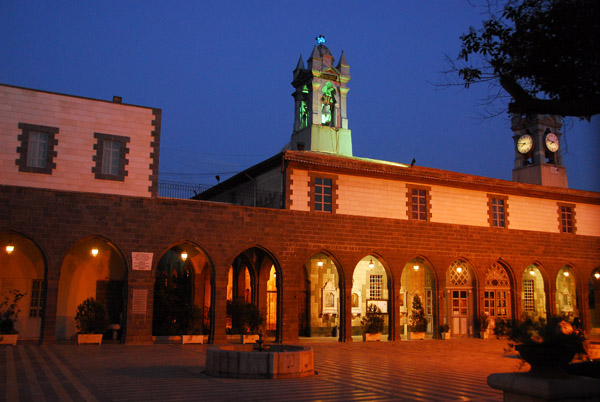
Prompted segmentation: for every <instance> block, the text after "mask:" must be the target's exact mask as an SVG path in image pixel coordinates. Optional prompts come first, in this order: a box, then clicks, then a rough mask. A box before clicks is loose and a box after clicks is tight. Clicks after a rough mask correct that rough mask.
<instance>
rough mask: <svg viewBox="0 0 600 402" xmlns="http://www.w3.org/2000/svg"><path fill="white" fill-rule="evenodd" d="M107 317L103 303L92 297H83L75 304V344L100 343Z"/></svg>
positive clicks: (107, 322)
mask: <svg viewBox="0 0 600 402" xmlns="http://www.w3.org/2000/svg"><path fill="white" fill-rule="evenodd" d="M108 324H109V318H108V313H107V312H106V307H104V304H102V303H100V302H98V301H96V300H94V298H93V297H90V298H88V299H85V300H84V301H83V303H81V304H80V305H79V306H77V312H76V314H75V325H76V327H77V331H78V332H77V344H78V345H81V344H82V343H97V344H98V345H100V344H102V335H103V334H104V331H106V329H107V328H108Z"/></svg>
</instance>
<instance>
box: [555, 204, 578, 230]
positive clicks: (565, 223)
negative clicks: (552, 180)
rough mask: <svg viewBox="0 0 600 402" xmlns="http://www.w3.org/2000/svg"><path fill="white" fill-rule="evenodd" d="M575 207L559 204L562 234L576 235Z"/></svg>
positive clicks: (559, 221) (559, 222)
mask: <svg viewBox="0 0 600 402" xmlns="http://www.w3.org/2000/svg"><path fill="white" fill-rule="evenodd" d="M575 222H576V221H575V205H572V204H563V203H559V204H558V228H559V230H560V232H561V233H571V234H575Z"/></svg>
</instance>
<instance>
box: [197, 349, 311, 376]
mask: <svg viewBox="0 0 600 402" xmlns="http://www.w3.org/2000/svg"><path fill="white" fill-rule="evenodd" d="M268 346H269V349H268V350H265V351H262V352H259V351H255V350H254V345H252V344H248V345H226V346H214V347H211V348H209V349H207V350H206V369H205V373H206V374H207V375H210V376H213V377H228V378H292V377H306V376H309V375H313V374H314V373H315V370H314V361H313V350H312V349H311V348H305V347H302V346H292V345H268Z"/></svg>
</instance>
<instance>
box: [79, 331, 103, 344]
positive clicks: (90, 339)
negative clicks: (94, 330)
mask: <svg viewBox="0 0 600 402" xmlns="http://www.w3.org/2000/svg"><path fill="white" fill-rule="evenodd" d="M82 343H97V344H98V345H101V344H102V334H77V344H78V345H81V344H82Z"/></svg>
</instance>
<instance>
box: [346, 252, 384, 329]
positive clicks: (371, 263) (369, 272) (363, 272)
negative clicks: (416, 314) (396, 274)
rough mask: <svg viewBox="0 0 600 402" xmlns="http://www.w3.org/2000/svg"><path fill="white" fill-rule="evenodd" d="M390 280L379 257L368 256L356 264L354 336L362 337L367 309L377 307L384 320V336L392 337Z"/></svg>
mask: <svg viewBox="0 0 600 402" xmlns="http://www.w3.org/2000/svg"><path fill="white" fill-rule="evenodd" d="M389 283H390V278H389V275H388V274H387V272H386V269H385V267H384V266H383V264H381V262H380V261H379V260H378V259H377V257H375V256H372V255H368V256H366V257H364V258H363V259H362V260H360V261H359V262H358V264H356V267H354V273H353V275H352V295H351V302H352V306H351V314H352V335H362V330H361V320H362V318H363V317H364V316H365V314H366V311H367V307H368V306H370V305H375V306H377V307H378V308H379V310H380V311H381V314H382V315H383V318H384V327H383V332H382V334H384V335H388V336H389V335H390V329H389V323H390V319H389V313H390V311H391V309H390V303H389V302H390V284H389Z"/></svg>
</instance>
